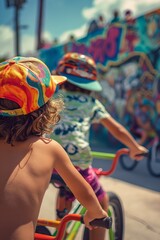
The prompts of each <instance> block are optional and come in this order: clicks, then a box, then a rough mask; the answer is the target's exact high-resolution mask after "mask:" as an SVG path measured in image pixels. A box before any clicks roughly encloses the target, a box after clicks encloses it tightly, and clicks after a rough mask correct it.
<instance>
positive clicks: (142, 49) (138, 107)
mask: <svg viewBox="0 0 160 240" xmlns="http://www.w3.org/2000/svg"><path fill="white" fill-rule="evenodd" d="M69 51H72V52H79V53H82V54H86V55H89V56H91V57H93V58H94V60H95V62H96V63H97V68H98V73H99V74H98V78H99V81H100V82H101V84H102V86H103V91H102V92H101V93H100V94H98V95H96V97H98V98H99V99H100V100H101V101H102V102H103V103H104V105H105V106H106V108H107V110H108V111H109V112H110V113H111V115H112V116H113V117H115V118H116V119H117V120H118V121H119V122H121V123H122V124H123V125H125V126H127V128H128V129H129V130H130V131H131V132H132V134H134V135H135V136H136V137H137V138H138V139H139V142H140V143H141V144H144V145H146V144H148V143H149V142H150V140H153V139H154V138H155V137H157V134H160V124H155V123H157V122H159V121H160V74H159V73H160V9H157V10H155V11H153V12H149V13H146V14H145V15H143V16H139V17H138V18H135V19H130V20H129V21H126V20H123V21H118V22H116V23H110V24H107V25H106V26H105V27H103V28H99V29H98V30H96V31H94V32H91V33H89V34H87V35H86V36H85V37H84V38H82V39H78V40H76V41H75V40H74V39H72V41H69V42H67V43H66V44H64V45H57V46H55V47H52V48H49V49H41V50H40V52H39V57H40V58H41V59H42V60H43V61H44V62H45V63H46V64H47V65H48V67H49V68H50V70H51V71H52V70H54V69H55V68H56V66H57V62H58V61H59V59H60V58H61V57H62V56H63V55H64V54H65V53H66V52H69ZM97 130H98V131H100V130H101V131H102V134H99V136H101V137H100V138H104V137H109V139H110V141H112V138H111V136H109V133H108V132H107V133H105V134H104V132H103V131H106V130H103V129H101V127H100V126H95V128H94V130H93V131H97ZM93 135H94V134H93ZM113 141H114V140H113Z"/></svg>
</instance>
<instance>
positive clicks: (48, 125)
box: [0, 97, 64, 145]
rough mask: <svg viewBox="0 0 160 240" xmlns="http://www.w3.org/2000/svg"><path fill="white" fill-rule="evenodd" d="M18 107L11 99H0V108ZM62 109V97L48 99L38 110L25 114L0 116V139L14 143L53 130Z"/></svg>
mask: <svg viewBox="0 0 160 240" xmlns="http://www.w3.org/2000/svg"><path fill="white" fill-rule="evenodd" d="M15 108H19V106H17V104H15V103H14V102H12V101H9V100H4V99H0V109H15ZM63 109H64V102H63V99H62V98H60V97H59V98H56V99H50V100H49V101H48V102H47V103H46V104H45V105H43V106H42V107H41V108H39V109H38V110H36V111H34V112H31V113H29V114H27V115H21V116H14V117H6V116H0V139H4V140H5V142H6V143H8V144H11V145H14V142H16V141H25V140H26V139H27V138H29V137H30V136H42V135H44V134H49V133H51V132H52V131H53V128H54V126H55V125H56V124H57V123H58V122H59V120H60V112H61V111H62V110H63Z"/></svg>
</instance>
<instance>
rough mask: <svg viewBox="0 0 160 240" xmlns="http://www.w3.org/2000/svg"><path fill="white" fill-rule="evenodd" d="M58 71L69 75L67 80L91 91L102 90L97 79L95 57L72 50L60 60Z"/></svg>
mask: <svg viewBox="0 0 160 240" xmlns="http://www.w3.org/2000/svg"><path fill="white" fill-rule="evenodd" d="M56 72H57V73H58V74H60V75H63V76H65V77H67V81H68V82H70V83H72V84H74V85H76V86H79V87H81V88H84V89H87V90H91V91H101V90H102V87H101V85H100V83H99V82H98V79H97V70H96V64H95V61H94V60H93V58H91V57H88V56H86V55H83V54H80V53H76V52H70V53H66V54H65V55H64V56H63V58H62V59H61V60H60V61H59V63H58V66H57V69H56Z"/></svg>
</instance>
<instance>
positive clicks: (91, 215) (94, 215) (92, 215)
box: [84, 210, 108, 230]
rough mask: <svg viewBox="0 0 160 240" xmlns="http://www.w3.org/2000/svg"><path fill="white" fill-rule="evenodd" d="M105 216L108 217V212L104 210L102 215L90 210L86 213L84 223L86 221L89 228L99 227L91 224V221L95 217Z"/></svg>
mask: <svg viewBox="0 0 160 240" xmlns="http://www.w3.org/2000/svg"><path fill="white" fill-rule="evenodd" d="M105 217H108V214H107V213H106V212H105V211H104V210H102V212H101V214H100V215H97V214H93V213H92V212H89V211H86V213H85V215H84V223H85V226H86V227H87V228H89V230H92V229H95V228H97V227H95V226H91V225H90V224H89V223H90V222H91V221H93V220H95V219H98V218H105Z"/></svg>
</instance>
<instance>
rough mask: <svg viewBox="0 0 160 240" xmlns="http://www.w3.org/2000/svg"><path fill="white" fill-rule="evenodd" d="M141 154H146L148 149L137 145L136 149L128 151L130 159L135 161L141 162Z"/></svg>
mask: <svg viewBox="0 0 160 240" xmlns="http://www.w3.org/2000/svg"><path fill="white" fill-rule="evenodd" d="M143 153H148V149H147V148H145V147H143V146H141V145H138V146H137V148H134V149H130V154H129V155H130V157H131V158H133V159H136V160H142V159H143V158H144V156H143ZM139 154H142V156H138V155H139Z"/></svg>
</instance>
